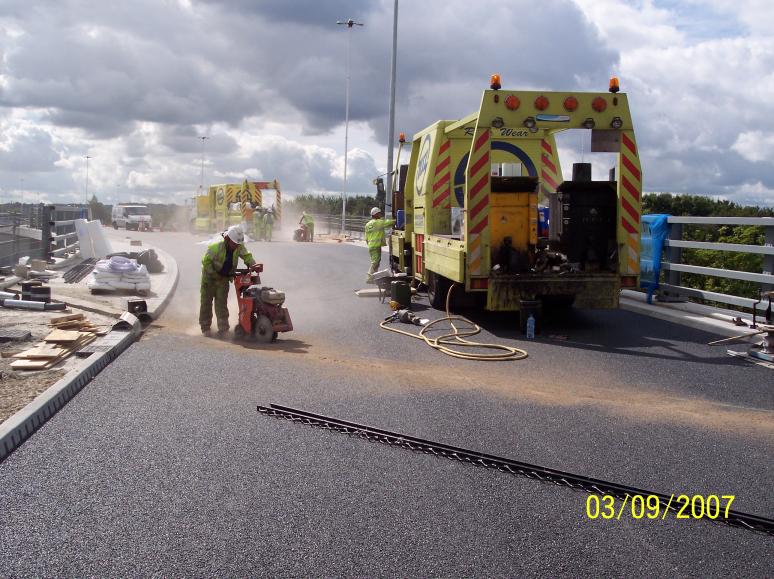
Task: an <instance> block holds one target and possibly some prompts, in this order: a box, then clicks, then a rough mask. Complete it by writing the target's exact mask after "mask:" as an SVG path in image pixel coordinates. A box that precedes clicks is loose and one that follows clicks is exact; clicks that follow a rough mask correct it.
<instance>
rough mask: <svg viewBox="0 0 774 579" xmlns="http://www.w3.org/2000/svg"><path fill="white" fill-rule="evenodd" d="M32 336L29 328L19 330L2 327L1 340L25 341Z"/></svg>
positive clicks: (0, 329)
mask: <svg viewBox="0 0 774 579" xmlns="http://www.w3.org/2000/svg"><path fill="white" fill-rule="evenodd" d="M31 337H32V332H30V331H29V330H19V329H17V328H0V342H17V341H18V342H23V341H25V340H29V339H30V338H31Z"/></svg>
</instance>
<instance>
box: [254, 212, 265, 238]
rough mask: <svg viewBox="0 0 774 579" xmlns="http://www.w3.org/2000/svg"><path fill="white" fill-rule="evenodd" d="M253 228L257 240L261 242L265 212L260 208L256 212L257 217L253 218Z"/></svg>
mask: <svg viewBox="0 0 774 579" xmlns="http://www.w3.org/2000/svg"><path fill="white" fill-rule="evenodd" d="M253 227H254V228H255V240H256V241H261V240H262V239H263V234H264V231H263V210H262V208H260V207H258V208H256V210H255V215H254V216H253Z"/></svg>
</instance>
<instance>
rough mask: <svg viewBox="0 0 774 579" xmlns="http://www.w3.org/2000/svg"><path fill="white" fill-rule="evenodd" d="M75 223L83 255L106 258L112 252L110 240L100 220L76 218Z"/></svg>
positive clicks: (84, 256)
mask: <svg viewBox="0 0 774 579" xmlns="http://www.w3.org/2000/svg"><path fill="white" fill-rule="evenodd" d="M74 224H75V233H77V234H78V243H79V245H80V253H81V257H83V258H85V259H89V258H94V257H96V258H105V257H106V256H107V254H108V253H112V251H113V250H112V249H111V247H110V242H109V241H108V240H107V239H106V238H105V235H104V233H103V232H102V224H101V223H100V222H99V221H86V220H85V219H76V220H75V221H74Z"/></svg>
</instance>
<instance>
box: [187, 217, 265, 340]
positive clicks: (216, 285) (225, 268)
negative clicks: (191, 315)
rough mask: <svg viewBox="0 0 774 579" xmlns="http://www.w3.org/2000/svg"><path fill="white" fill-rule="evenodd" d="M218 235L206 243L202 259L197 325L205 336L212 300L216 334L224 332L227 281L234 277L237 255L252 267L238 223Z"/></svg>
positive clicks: (209, 323) (226, 321)
mask: <svg viewBox="0 0 774 579" xmlns="http://www.w3.org/2000/svg"><path fill="white" fill-rule="evenodd" d="M221 235H222V236H223V239H219V240H218V241H216V242H215V243H212V244H210V245H209V247H207V251H206V252H205V253H204V257H203V258H202V285H201V292H200V293H201V305H200V307H199V326H200V327H201V329H202V334H204V335H205V336H209V335H210V326H211V325H212V301H213V300H215V316H216V317H217V318H218V336H222V335H223V334H225V333H226V332H228V305H227V304H228V282H229V281H230V280H231V278H232V277H233V276H234V270H235V269H236V267H237V264H238V263H239V258H240V257H241V258H242V260H243V261H244V262H245V264H246V265H247V267H249V268H251V269H252V268H254V267H255V260H254V259H253V256H252V255H251V254H250V252H249V251H247V249H246V248H245V246H244V241H245V235H244V233H243V232H242V228H241V227H240V226H239V225H232V226H231V227H229V228H228V230H227V231H226V232H225V233H222V234H221Z"/></svg>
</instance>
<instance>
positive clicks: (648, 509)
mask: <svg viewBox="0 0 774 579" xmlns="http://www.w3.org/2000/svg"><path fill="white" fill-rule="evenodd" d="M734 498H735V495H707V496H704V495H674V494H673V495H672V496H670V497H669V500H668V501H665V500H664V498H662V497H660V496H658V495H626V496H625V497H624V498H623V499H620V498H618V497H615V496H613V495H601V496H600V495H589V496H588V498H586V517H587V518H589V519H605V520H610V519H616V520H620V519H621V517H622V516H624V517H631V518H632V519H636V520H640V519H651V520H654V519H662V520H663V519H666V518H667V517H669V516H670V513H671V516H673V517H674V518H676V519H704V518H707V519H713V520H715V519H721V520H722V519H727V518H728V513H729V511H730V509H731V504H732V503H733V502H734Z"/></svg>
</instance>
